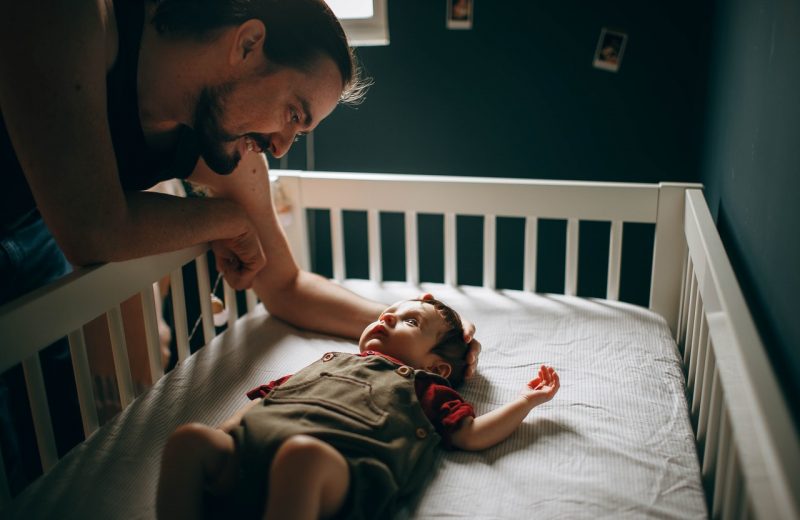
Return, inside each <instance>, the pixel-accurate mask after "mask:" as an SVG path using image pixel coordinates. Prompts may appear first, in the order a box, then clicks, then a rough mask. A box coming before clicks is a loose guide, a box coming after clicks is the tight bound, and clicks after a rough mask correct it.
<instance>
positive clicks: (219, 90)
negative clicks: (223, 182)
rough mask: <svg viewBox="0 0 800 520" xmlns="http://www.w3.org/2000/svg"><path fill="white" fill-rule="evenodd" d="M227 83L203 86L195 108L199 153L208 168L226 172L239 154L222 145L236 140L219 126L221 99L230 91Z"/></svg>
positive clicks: (239, 157)
mask: <svg viewBox="0 0 800 520" xmlns="http://www.w3.org/2000/svg"><path fill="white" fill-rule="evenodd" d="M230 90H231V86H230V85H222V86H220V87H204V88H203V90H202V91H201V92H200V96H199V97H198V99H197V106H196V107H195V111H194V131H195V133H196V134H197V140H198V144H199V145H200V154H201V155H202V156H203V159H204V160H205V162H206V164H207V165H208V167H209V168H211V169H212V170H214V171H215V172H217V173H219V174H220V175H227V174H229V173H231V172H232V171H233V170H234V168H236V166H237V165H238V164H239V161H240V160H241V158H242V156H241V154H240V153H239V150H238V149H237V148H234V149H233V152H228V151H226V149H225V145H226V144H228V143H232V142H234V141H236V140H237V139H239V137H240V136H236V135H232V134H229V133H228V132H226V131H225V129H224V128H222V123H221V122H220V120H221V118H222V105H223V101H222V100H223V98H224V97H225V95H226V94H227V93H228V92H230Z"/></svg>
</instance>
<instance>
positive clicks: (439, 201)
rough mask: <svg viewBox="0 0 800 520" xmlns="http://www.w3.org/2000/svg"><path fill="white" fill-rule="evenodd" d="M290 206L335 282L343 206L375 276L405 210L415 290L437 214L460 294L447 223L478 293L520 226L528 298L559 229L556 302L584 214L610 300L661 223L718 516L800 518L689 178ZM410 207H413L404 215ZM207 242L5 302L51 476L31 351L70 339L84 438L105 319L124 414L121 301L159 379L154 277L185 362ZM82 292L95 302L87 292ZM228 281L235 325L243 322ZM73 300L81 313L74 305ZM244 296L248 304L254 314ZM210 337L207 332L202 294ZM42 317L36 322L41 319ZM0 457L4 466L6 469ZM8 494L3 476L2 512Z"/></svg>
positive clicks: (765, 368) (764, 371) (349, 190)
mask: <svg viewBox="0 0 800 520" xmlns="http://www.w3.org/2000/svg"><path fill="white" fill-rule="evenodd" d="M276 173H278V174H279V175H280V180H279V181H278V183H279V184H278V186H279V187H280V188H279V189H280V190H281V191H282V192H283V195H284V196H285V197H286V198H287V199H288V201H290V203H291V210H290V211H291V215H292V224H291V225H290V226H289V227H288V229H287V236H288V238H289V241H290V243H291V245H292V248H293V251H294V252H295V255H296V256H297V258H298V262H299V263H300V264H301V265H302V266H303V267H305V268H308V266H309V255H308V250H309V248H308V239H307V232H306V230H307V226H306V209H307V208H315V209H329V210H330V214H331V238H332V240H331V241H332V251H333V272H334V279H339V280H340V279H343V278H344V276H345V273H344V256H345V251H344V241H343V230H342V211H343V210H363V211H366V212H367V215H368V220H367V221H368V240H369V276H370V279H372V280H374V281H378V282H379V281H381V280H382V274H381V243H380V225H379V224H380V220H379V219H380V213H381V212H401V213H403V214H404V215H405V244H406V280H407V281H408V282H409V283H410V284H417V283H418V282H419V268H418V247H417V214H420V213H434V214H443V215H444V237H445V240H444V248H445V282H446V283H448V284H451V285H455V284H456V280H457V276H456V269H457V267H456V266H457V264H456V233H455V227H456V215H480V216H483V217H484V250H483V268H484V269H483V284H484V285H485V286H486V287H489V288H494V281H495V267H496V265H495V225H496V217H498V216H509V217H524V218H525V263H524V266H525V267H524V282H523V285H524V290H527V291H530V290H534V288H535V287H536V280H535V273H536V265H535V264H536V256H537V255H536V247H537V229H538V226H537V219H540V218H547V219H564V220H566V221H567V241H566V243H567V248H566V266H565V273H566V274H565V284H564V287H565V292H566V293H567V294H569V295H574V294H575V293H576V291H577V277H578V239H579V222H580V221H581V220H593V221H606V222H610V223H611V231H610V240H609V244H610V245H609V253H608V257H609V262H608V283H607V292H606V297H607V298H609V299H618V295H619V280H620V266H621V250H622V249H621V247H622V231H623V223H625V222H640V223H651V224H655V244H654V250H653V263H652V277H651V289H650V305H649V306H650V308H651V309H653V310H654V311H656V312H658V313H659V314H661V315H662V316H663V317H664V318H665V319H666V321H667V323H668V324H669V326H670V329H671V331H672V332H673V334H674V337H675V338H676V340H677V343H678V345H679V348H680V350H681V352H682V354H683V357H684V364H685V372H686V385H687V386H686V388H687V401H688V406H689V410H690V414H691V418H692V421H693V426H694V428H695V433H696V439H697V449H698V456H699V460H700V463H701V468H702V479H703V483H704V485H705V488H706V492H707V497H708V503H709V512H710V515H711V517H712V518H751V517H754V518H764V519H772V518H800V505H799V504H798V501H799V500H800V447H799V446H798V435H797V431H796V430H795V428H794V424H793V423H792V420H791V417H790V415H789V412H788V409H787V406H786V403H785V398H784V396H782V395H781V392H780V389H779V387H778V385H777V383H776V381H775V378H774V374H773V371H772V369H771V367H770V365H769V362H768V359H767V357H766V354H765V351H764V347H763V345H762V343H761V341H760V339H759V337H758V334H757V332H756V329H755V327H754V324H753V321H752V319H751V317H750V314H749V312H748V310H747V306H746V304H745V301H744V298H743V296H742V293H741V290H740V288H739V286H738V284H737V282H736V278H735V276H734V274H733V271H732V269H731V266H730V263H729V261H728V259H727V256H726V254H725V251H724V249H723V247H722V243H721V241H720V238H719V235H718V234H717V231H716V228H715V226H714V222H713V220H712V218H711V214H710V212H709V210H708V207H707V205H706V203H705V200H704V198H703V194H702V191H701V188H702V187H701V186H700V185H697V184H676V183H661V184H631V183H598V182H553V181H540V180H521V179H497V178H465V177H439V176H413V175H378V174H349V173H322V172H294V171H278V172H276ZM409 208H414V209H413V210H409ZM206 251H207V246H205V245H201V246H196V247H192V248H189V249H186V250H183V251H177V252H173V253H168V254H162V255H157V256H153V257H148V258H142V259H138V260H132V261H127V262H119V263H112V264H106V265H103V266H100V267H95V268H91V269H84V270H81V271H79V272H76V273H73V274H72V275H70V276H68V277H67V278H66V279H64V280H61V281H59V282H56V283H55V284H52V285H51V286H48V287H45V288H42V289H41V290H38V291H36V292H34V293H32V294H29V295H27V296H25V297H23V298H20V299H19V300H17V301H15V302H11V303H10V304H7V305H5V306H3V307H0V343H2V348H0V371H4V370H7V369H8V368H9V367H11V366H12V365H14V364H16V363H22V364H23V368H24V372H25V377H26V382H27V385H28V392H29V395H30V396H31V403H32V412H33V417H34V425H35V429H36V435H37V440H38V444H39V449H40V454H41V459H42V465H43V467H44V471H45V472H47V471H48V470H49V469H50V468H51V467H52V466H53V465H54V464H55V463H56V462H57V458H58V457H57V455H56V449H55V442H54V439H53V433H52V427H51V425H50V416H49V411H48V408H47V400H46V398H45V390H44V381H43V377H42V371H41V367H40V366H39V361H38V356H37V353H38V351H39V350H40V349H41V348H43V347H44V346H46V345H48V344H49V343H51V342H52V341H54V340H56V339H57V338H59V337H62V336H64V335H68V337H69V342H70V349H71V353H72V359H73V365H74V369H75V377H76V382H77V387H78V394H79V400H80V403H81V413H82V418H83V425H84V430H85V434H86V436H87V437H88V436H89V435H90V434H91V433H92V432H94V431H95V430H96V429H97V428H98V420H97V414H96V411H95V408H94V401H93V394H92V385H91V378H90V375H89V369H88V361H87V357H86V349H85V344H84V340H83V334H82V332H81V326H82V325H83V324H85V323H87V322H89V321H90V320H92V319H93V318H95V317H96V316H98V315H101V314H102V313H104V312H105V313H106V314H107V317H108V323H109V331H110V337H111V343H112V350H113V354H114V359H115V365H116V373H117V380H118V385H119V391H120V400H121V404H122V406H123V407H125V406H127V405H128V404H129V403H130V402H131V401H132V400H133V399H134V395H135V394H134V390H133V383H132V379H131V373H130V368H129V366H128V361H127V359H128V358H127V353H126V347H125V336H124V331H123V325H122V318H121V312H120V307H119V304H120V302H121V301H124V300H126V299H127V298H129V297H130V296H132V295H134V294H136V293H140V294H141V296H142V302H143V304H142V305H143V310H144V316H145V328H146V338H147V343H148V351H149V354H150V356H149V357H150V370H151V374H152V378H153V381H156V380H158V378H160V377H161V376H162V375H163V368H162V367H161V364H160V357H159V354H158V335H157V328H156V327H157V326H156V316H155V300H154V295H153V291H152V283H153V282H155V281H157V280H159V279H160V278H161V277H162V276H163V275H165V274H167V273H170V274H171V284H172V293H173V307H174V316H175V324H174V327H175V334H176V337H177V345H178V355H179V360H181V361H182V360H185V359H186V358H187V357H188V356H189V355H190V353H189V343H188V325H187V322H186V312H185V300H184V298H185V297H184V294H183V277H182V274H181V266H183V265H184V264H186V263H188V262H191V261H196V262H197V263H198V269H197V271H198V286H199V289H200V290H199V293H200V294H204V295H207V294H209V292H210V283H209V277H208V266H207V263H206V255H205V253H206ZM87 295H89V296H88V297H87ZM234 296H235V294H234V293H233V291H232V290H231V289H230V288H229V287H227V286H226V301H227V305H228V307H229V311H230V318H229V323H230V324H231V325H234V324H235V321H236V317H237V315H238V313H237V310H236V308H235V305H236V299H235V297H234ZM77 303H79V304H80V305H77ZM256 303H257V302H256V298H255V296H254V295H253V294H252V293H250V292H249V291H248V295H247V306H248V310H249V309H251V308H252V307H253V306H255V305H256ZM200 307H201V311H202V324H203V327H202V330H203V334H204V339H205V342H206V343H208V342H209V341H210V340H211V339H212V338H213V336H214V327H213V325H212V321H211V320H212V318H211V304H210V300H209V299H208V298H201V302H200ZM43 316H46V317H47V320H46V327H44V326H43V325H44V323H43V321H42V319H41V318H42V317H43ZM0 462H2V460H1V459H0ZM10 500H11V498H10V496H9V492H8V487H7V485H6V481H5V473H4V472H0V509H2V505H3V504H8V503H9V502H10Z"/></svg>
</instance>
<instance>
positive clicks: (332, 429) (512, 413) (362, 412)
mask: <svg viewBox="0 0 800 520" xmlns="http://www.w3.org/2000/svg"><path fill="white" fill-rule="evenodd" d="M359 350H360V353H359V354H348V353H341V352H329V353H327V354H325V355H324V356H323V357H322V359H320V360H318V361H316V362H314V363H312V364H311V365H309V366H307V367H306V368H304V369H302V370H301V371H300V372H298V373H296V374H294V375H292V376H285V377H283V378H281V379H278V380H277V381H273V382H271V383H269V384H267V385H263V386H260V387H258V388H256V389H254V390H252V391H251V392H249V393H248V396H249V397H250V398H251V399H256V400H255V401H254V402H253V403H251V404H250V405H249V406H248V407H246V408H245V409H244V410H242V411H240V412H239V413H238V414H236V415H235V416H234V417H232V418H231V419H229V420H228V421H226V423H225V424H224V425H222V426H221V427H220V429H214V428H210V427H207V426H204V425H199V424H187V425H184V426H181V427H179V428H178V429H177V430H176V431H175V432H174V433H173V434H172V435H171V436H170V438H169V440H168V441H167V445H166V447H165V449H164V455H163V460H162V468H161V476H160V479H159V483H158V498H157V509H158V516H159V517H160V518H199V517H201V516H202V513H203V512H204V510H205V508H206V507H212V508H213V507H215V506H219V505H220V504H224V506H223V507H225V508H229V507H230V506H233V507H235V508H236V509H237V513H239V514H240V516H241V515H244V516H247V517H256V516H258V517H263V518H268V519H270V518H297V519H300V518H307V519H316V518H329V517H332V516H334V515H337V517H343V518H383V517H386V516H387V515H388V514H390V513H391V512H392V511H393V510H394V508H395V504H396V501H397V500H398V499H399V498H402V497H404V496H406V495H408V494H410V493H412V492H414V491H415V490H416V489H417V488H418V486H419V485H420V484H421V483H422V482H423V481H424V480H425V477H426V475H427V474H429V473H430V471H431V469H432V466H433V462H434V457H435V449H436V446H437V445H438V444H439V443H440V442H442V443H443V444H444V445H445V446H446V447H454V448H460V449H464V450H482V449H485V448H488V447H490V446H493V445H495V444H497V443H499V442H500V441H502V440H504V439H505V438H506V437H508V436H509V435H511V433H513V432H514V430H515V429H516V428H517V427H518V426H519V425H520V424H521V423H522V421H523V419H524V418H525V417H526V416H527V415H528V413H529V412H530V411H531V410H532V409H533V408H534V407H535V406H537V405H539V404H542V403H544V402H547V401H549V400H550V399H552V398H553V396H554V395H555V394H556V392H557V391H558V388H559V380H558V374H556V372H555V371H554V370H553V369H552V368H550V367H546V366H544V365H542V366H541V367H540V368H539V373H538V375H537V377H536V378H535V379H533V380H532V381H530V382H529V383H528V385H527V386H526V387H525V388H524V389H523V390H522V392H521V394H520V396H519V397H518V398H517V399H515V400H514V401H512V402H510V403H507V404H505V405H504V406H502V407H500V408H497V409H495V410H493V411H491V412H489V413H487V414H485V415H482V416H480V417H477V418H476V417H475V413H474V411H473V409H472V406H471V405H469V404H468V403H466V402H465V401H464V400H463V399H462V398H461V396H460V395H459V394H458V393H457V392H456V391H455V390H453V387H454V386H456V385H458V384H459V383H460V382H461V381H462V379H463V375H464V370H465V367H466V361H465V358H466V354H467V350H468V349H467V345H466V344H465V343H464V340H463V329H462V326H461V319H460V317H459V316H458V314H457V313H456V312H455V311H453V310H452V309H450V308H449V307H447V306H446V305H444V304H443V303H441V302H439V301H437V300H435V299H432V298H426V299H424V300H408V301H401V302H398V303H396V304H394V305H392V306H390V307H389V308H387V309H386V310H385V311H384V312H383V313H382V314H381V316H380V317H379V319H378V321H376V322H374V323H372V324H371V325H369V326H368V327H367V328H366V329H365V330H364V332H363V334H362V335H361V338H360V340H359ZM226 512H228V513H230V511H226Z"/></svg>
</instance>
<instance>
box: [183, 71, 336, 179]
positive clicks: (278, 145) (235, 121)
mask: <svg viewBox="0 0 800 520" xmlns="http://www.w3.org/2000/svg"><path fill="white" fill-rule="evenodd" d="M341 93H342V78H341V75H340V74H339V70H338V69H337V67H336V65H335V64H334V62H333V60H331V59H330V58H327V57H326V58H320V59H319V60H317V61H316V62H315V66H313V67H312V68H311V70H310V72H304V71H301V70H298V69H293V68H287V67H281V68H279V69H276V70H273V71H271V72H269V73H260V74H257V75H252V76H250V77H247V78H243V79H239V80H236V81H230V82H228V83H225V84H222V85H218V86H213V87H206V88H204V89H203V90H202V92H201V94H200V96H199V98H198V101H197V105H196V107H195V117H194V130H195V132H196V133H197V135H198V138H199V142H200V151H201V154H202V156H203V159H204V160H205V161H206V164H208V166H209V168H211V169H212V170H214V171H215V172H217V173H220V174H226V173H230V172H231V171H233V169H234V168H236V165H237V164H238V163H239V160H240V159H241V158H242V157H243V156H244V154H246V153H251V152H256V153H257V152H262V151H263V152H269V153H270V154H272V155H273V156H274V157H282V156H283V155H284V154H286V152H288V151H289V148H290V147H291V145H292V143H293V142H294V140H295V138H296V137H297V136H298V135H302V134H305V133H307V132H309V131H311V130H313V129H314V128H315V127H316V126H317V125H318V124H319V122H320V121H322V120H323V119H324V118H326V117H327V116H328V115H329V114H330V113H331V112H333V109H334V108H336V104H337V103H338V101H339V96H340V95H341Z"/></svg>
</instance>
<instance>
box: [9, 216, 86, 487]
mask: <svg viewBox="0 0 800 520" xmlns="http://www.w3.org/2000/svg"><path fill="white" fill-rule="evenodd" d="M70 271H72V266H70V264H69V262H68V261H67V259H66V258H65V257H64V255H63V253H62V252H61V250H60V249H59V248H58V246H57V245H56V243H55V240H54V239H53V236H52V235H51V234H50V231H49V230H48V229H47V227H46V226H45V225H44V222H43V221H42V219H41V218H39V217H38V216H36V217H34V218H31V219H29V220H28V222H26V223H25V224H24V225H22V226H19V228H18V229H15V230H14V231H12V232H11V233H10V234H7V235H5V236H4V237H3V238H2V239H0V305H2V304H4V303H7V302H9V301H11V300H14V299H16V298H17V297H19V296H21V295H23V294H25V293H27V292H30V291H32V290H33V289H36V288H38V287H42V286H44V285H47V284H48V283H50V282H52V281H53V280H56V279H58V278H60V277H62V276H64V275H65V274H67V273H69V272H70ZM41 319H42V320H43V322H44V321H45V320H47V316H42V317H41ZM11 341H14V338H0V348H2V345H3V344H4V343H6V342H11ZM39 358H40V361H41V363H42V371H43V373H44V378H45V386H46V388H47V395H48V404H49V406H50V414H51V416H52V419H53V429H54V431H55V436H56V445H57V447H58V452H59V454H63V453H65V452H67V451H68V450H69V449H70V448H72V447H73V446H74V445H75V444H77V443H78V442H80V441H81V440H83V428H82V425H81V419H80V409H79V407H78V400H77V393H76V390H75V378H74V376H73V371H72V362H71V359H70V354H69V346H68V344H67V341H66V340H65V339H62V340H59V341H57V342H56V343H54V344H52V345H50V346H49V347H47V348H45V349H44V350H42V351H41V352H40V354H39ZM0 447H2V450H3V458H4V460H5V465H6V472H7V475H8V480H9V485H10V487H11V492H12V494H16V493H17V492H19V491H20V490H21V489H22V488H23V487H24V486H25V485H27V483H29V482H30V481H31V480H33V479H34V478H36V476H37V475H38V474H39V473H40V472H41V469H40V462H39V453H38V449H37V447H36V440H35V434H34V430H33V423H32V419H31V413H30V405H29V404H28V396H27V390H26V388H25V378H24V375H23V371H22V367H21V366H16V367H13V368H11V369H9V370H7V371H6V372H4V373H2V374H0Z"/></svg>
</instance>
